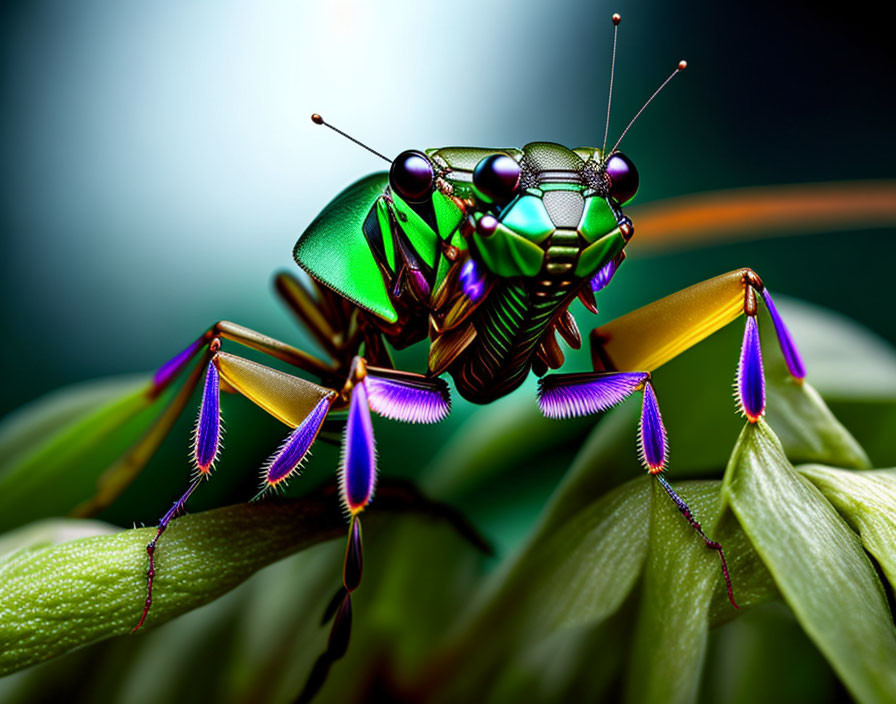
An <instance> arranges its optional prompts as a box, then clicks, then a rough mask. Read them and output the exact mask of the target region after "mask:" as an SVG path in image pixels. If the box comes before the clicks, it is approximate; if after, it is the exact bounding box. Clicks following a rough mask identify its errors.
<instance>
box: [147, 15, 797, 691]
mask: <svg viewBox="0 0 896 704" xmlns="http://www.w3.org/2000/svg"><path fill="white" fill-rule="evenodd" d="M614 24H617V25H618V16H614ZM614 45H615V40H614ZM614 53H615V49H614ZM683 68H684V62H682V63H681V64H679V67H678V68H677V69H676V71H675V72H673V74H672V75H670V76H669V78H668V79H666V82H668V81H669V80H670V79H671V78H672V76H674V75H675V74H676V73H678V71H680V70H682V69H683ZM663 85H665V83H663ZM611 86H612V74H611ZM660 88H662V86H661V87H660ZM658 92H659V90H658V91H657V93H658ZM655 95H656V93H654V96H655ZM651 99H652V98H651ZM648 102H650V101H648ZM645 107H646V105H645ZM642 109H643V108H642ZM608 114H609V109H608ZM639 114H640V112H639ZM636 117H637V115H636ZM312 119H313V120H314V122H315V123H317V124H320V125H327V123H326V122H324V120H323V119H322V118H321V117H320V116H319V115H314V116H312ZM632 122H634V120H633V121H632ZM327 126H329V127H331V128H332V129H334V130H335V129H336V128H334V127H332V126H331V125H327ZM630 126H631V123H630V124H629V127H630ZM627 130H628V128H626V130H625V131H627ZM336 131H337V132H338V131H339V130H336ZM625 131H623V133H622V134H623V136H624V134H625ZM342 134H344V133H342ZM345 136H348V135H345ZM349 138H350V139H353V138H351V137H349ZM354 141H356V140H354ZM620 141H621V137H620ZM359 144H360V143H359ZM618 144H619V141H617V143H616V146H618ZM362 146H364V145H362ZM616 146H614V147H612V148H611V149H606V148H605V147H606V135H605V138H604V146H603V147H601V148H595V147H581V148H574V149H569V148H566V147H563V146H560V145H559V144H554V143H551V142H536V143H532V144H528V145H526V146H524V147H522V148H521V149H515V148H506V149H505V148H501V149H486V148H472V147H447V148H439V149H428V150H426V151H415V150H411V151H405V152H402V153H401V154H399V155H398V156H397V157H396V158H395V159H394V160H390V159H387V158H386V157H382V158H383V159H385V160H386V161H388V162H390V164H391V167H390V170H389V172H388V173H385V172H383V173H377V174H373V175H371V176H367V177H366V178H363V179H361V180H360V181H358V182H356V183H354V184H353V185H351V186H349V187H348V188H347V189H345V190H344V191H343V192H342V193H340V194H339V195H338V196H337V197H336V198H335V199H334V200H333V201H332V202H331V203H330V204H329V205H328V206H327V207H326V208H325V209H324V210H323V211H322V213H321V214H320V215H319V216H318V217H317V218H316V219H315V220H314V221H313V222H312V223H311V225H310V226H309V227H308V229H307V230H306V231H305V232H304V234H303V235H302V236H301V237H300V238H299V241H298V243H297V244H296V246H295V259H296V262H297V263H298V265H299V266H300V267H301V268H302V269H303V270H304V271H305V272H306V273H307V274H308V275H309V277H310V278H309V280H308V281H307V282H306V281H305V280H301V279H299V278H296V277H293V276H291V275H286V274H283V275H280V276H279V277H278V279H277V288H278V291H279V293H280V294H281V296H282V297H283V298H284V299H285V301H286V302H287V303H288V304H289V305H290V307H291V308H292V309H293V310H294V311H295V313H296V314H297V315H298V316H299V318H300V319H301V320H302V321H303V322H304V324H305V325H306V326H307V328H308V330H309V331H310V332H311V334H312V335H313V336H314V338H315V339H316V340H317V341H318V342H319V343H320V345H321V347H322V348H323V349H324V350H326V352H327V357H328V358H327V359H317V358H315V357H313V356H312V355H309V354H308V353H306V352H303V351H301V350H299V349H296V348H295V347H292V346H290V345H288V344H285V343H282V342H279V341H277V340H274V339H272V338H269V337H267V336H265V335H261V334H259V333H256V332H254V331H252V330H249V329H247V328H243V327H241V326H238V325H234V324H232V323H227V322H221V323H218V324H216V325H214V326H213V327H212V328H210V329H209V330H208V331H207V332H206V333H204V334H203V335H202V336H201V337H200V338H199V339H198V340H196V342H194V343H193V344H192V345H190V346H189V347H188V348H187V349H186V350H184V351H183V352H182V353H180V354H179V355H177V356H176V357H174V358H173V359H172V360H171V361H170V362H168V363H167V364H166V365H164V366H163V367H162V368H161V369H160V370H159V372H158V373H157V374H156V376H155V379H154V387H153V389H154V391H153V392H154V393H156V394H158V393H161V392H162V390H163V389H165V388H166V387H167V386H169V385H170V384H172V383H173V382H174V380H175V379H176V378H178V377H179V375H180V373H181V372H182V371H183V370H185V369H186V368H187V366H188V365H190V363H191V361H192V360H193V359H194V358H195V357H196V356H197V355H201V360H200V361H199V362H198V363H197V364H196V365H195V367H194V371H193V373H192V374H191V375H190V376H189V378H188V381H187V382H186V384H185V387H184V389H183V390H182V391H181V393H180V394H179V395H178V398H179V399H182V401H181V402H176V403H175V404H173V410H171V412H170V413H168V414H167V417H168V420H164V421H163V422H162V425H164V423H166V422H169V421H170V418H171V416H172V415H176V413H177V412H179V410H180V408H182V407H183V403H185V402H186V398H187V397H188V396H189V393H190V391H191V390H192V387H194V386H195V385H197V384H198V382H199V380H200V377H201V374H202V370H203V369H204V370H206V376H205V386H204V393H203V399H202V404H201V408H200V411H199V418H198V420H197V425H196V433H195V440H194V458H195V465H196V470H197V474H196V476H195V478H194V480H193V482H192V484H191V485H190V487H189V488H188V490H187V491H186V493H185V494H184V495H183V496H182V497H181V498H180V499H178V501H177V502H175V504H174V506H172V508H171V510H170V511H169V512H168V513H167V514H166V515H165V516H164V517H163V518H162V520H161V522H160V524H159V528H158V531H157V534H156V537H155V539H154V540H153V541H152V543H150V545H149V546H148V547H147V552H148V553H149V560H150V570H149V578H148V590H147V592H148V593H147V598H146V603H145V608H144V611H143V615H142V616H141V618H140V621H139V623H138V625H137V628H139V627H140V626H141V625H142V624H143V622H144V619H145V618H146V616H147V614H148V613H149V610H150V606H151V604H152V584H153V577H154V575H155V564H154V553H155V550H156V546H157V542H158V539H159V537H160V536H161V535H162V533H163V532H164V530H165V528H166V527H167V525H168V523H169V522H170V520H171V519H172V518H173V517H174V516H175V515H176V514H177V513H178V512H180V511H181V510H182V509H183V508H184V505H185V503H186V501H187V499H188V498H189V497H190V495H191V494H192V492H193V491H194V490H195V489H196V488H197V487H198V486H199V485H200V484H201V482H202V481H203V480H204V479H205V478H207V477H208V476H210V474H211V472H212V468H213V465H214V462H215V460H216V458H217V455H218V449H219V442H220V434H221V431H220V425H221V423H220V408H219V402H218V395H219V390H220V388H222V387H223V388H225V389H227V390H228V391H235V392H238V393H241V394H243V395H245V396H246V397H247V398H249V399H250V400H252V401H253V402H255V403H256V404H257V405H259V406H260V407H261V408H263V409H264V410H266V411H268V412H269V413H271V414H272V415H273V416H275V417H276V418H278V419H280V420H281V421H283V422H284V423H285V424H286V425H288V426H289V427H291V428H293V429H294V430H292V432H291V433H290V434H289V435H288V436H287V437H286V439H285V440H284V442H283V444H282V445H281V447H280V448H279V449H278V450H277V451H276V452H275V453H274V454H273V455H272V456H271V458H270V460H269V461H268V462H267V463H266V465H265V466H264V468H263V471H262V487H261V488H262V492H264V491H266V490H269V489H272V488H277V487H282V486H283V485H284V482H286V481H287V480H288V479H289V478H290V477H292V476H294V475H296V474H297V473H298V472H299V470H300V468H301V465H302V461H303V459H304V458H305V456H306V454H307V452H308V450H309V448H310V447H311V445H312V444H313V442H314V440H315V438H316V437H317V435H318V432H319V431H320V429H321V426H322V425H323V423H324V420H325V419H326V418H327V416H328V414H329V413H331V412H333V411H347V420H346V429H345V435H344V440H343V457H342V466H341V468H340V473H339V483H340V491H341V496H342V501H343V503H344V506H345V509H346V512H347V515H348V522H349V531H348V534H349V537H348V546H347V549H346V556H345V564H344V570H343V584H342V586H341V587H340V589H339V591H338V592H337V594H336V595H335V597H334V599H333V601H332V603H331V605H330V607H329V608H328V610H327V618H328V619H329V618H332V619H333V626H332V631H331V637H330V641H329V644H328V647H327V650H326V651H325V652H324V653H323V654H322V655H321V656H320V658H319V659H318V661H317V664H316V665H315V668H314V671H313V672H312V675H311V677H310V679H309V682H308V685H307V686H306V689H305V691H304V693H303V695H302V697H301V698H303V699H308V698H310V697H311V696H312V695H313V694H314V692H315V691H316V690H317V688H318V687H319V686H320V684H321V683H322V682H323V680H324V678H325V677H326V674H327V671H328V670H329V668H330V665H331V664H332V663H333V662H334V661H335V660H337V659H338V658H340V657H341V656H342V654H343V653H344V652H345V649H346V648H347V646H348V638H349V633H350V628H351V593H352V592H353V591H354V590H355V589H356V588H357V587H358V585H359V584H360V581H361V572H362V554H361V523H360V514H361V512H362V511H363V510H364V509H365V508H366V507H367V506H368V505H369V504H370V502H371V499H372V498H373V494H374V488H375V482H376V472H377V470H376V453H375V447H374V437H373V429H372V424H371V417H370V412H371V411H373V412H375V413H378V414H380V415H383V416H386V417H388V418H392V419H395V420H400V421H405V422H410V423H433V422H438V421H440V420H442V419H443V418H444V417H445V416H446V415H447V414H448V412H449V410H450V399H449V394H448V385H447V384H446V382H445V381H444V379H443V376H444V375H448V376H450V377H451V378H452V379H453V381H454V384H455V387H456V389H457V392H458V393H459V394H460V395H461V396H463V397H464V398H466V399H468V400H470V401H473V402H476V403H488V402H490V401H493V400H495V399H497V398H500V397H502V396H504V395H506V394H508V393H510V392H512V391H513V390H514V389H516V388H517V387H518V386H520V384H522V383H523V381H524V380H525V379H526V378H527V376H528V375H529V373H530V372H534V373H535V374H536V375H537V376H539V377H541V381H540V387H539V397H538V401H539V404H540V406H541V408H542V410H543V411H544V413H545V414H546V415H547V416H549V417H552V418H565V417H570V416H578V415H586V414H592V413H598V412H602V411H605V410H607V409H608V408H610V407H611V406H613V405H615V404H616V403H619V402H620V401H622V400H623V399H624V398H626V397H627V396H629V395H631V394H633V393H636V392H641V393H642V396H643V406H642V416H641V423H640V428H639V432H638V436H639V437H638V444H639V447H640V457H641V460H642V462H643V464H644V466H645V468H646V469H647V471H648V472H649V473H650V474H652V475H653V476H654V477H656V479H657V480H658V481H659V482H660V483H661V484H662V487H663V489H664V490H665V491H666V492H667V493H668V495H669V496H670V497H671V499H672V500H673V501H674V502H675V503H676V505H677V506H678V508H679V510H680V511H681V513H682V514H683V515H684V517H685V518H686V519H687V520H688V521H689V522H690V524H691V526H693V528H694V529H695V531H696V533H697V534H699V537H700V538H702V539H703V540H704V541H705V543H706V545H707V546H708V547H709V548H711V549H713V550H716V551H718V553H719V555H720V557H721V562H722V575H723V577H724V579H725V581H726V583H727V586H728V592H729V597H730V599H731V602H732V604H733V605H734V606H736V604H735V601H734V596H733V593H732V590H731V581H730V578H729V575H728V570H727V566H726V565H725V559H724V554H723V552H722V548H721V546H720V545H719V544H718V543H716V542H714V541H712V540H711V539H710V538H709V537H708V536H707V535H705V533H704V532H703V530H702V529H701V527H700V524H699V523H698V522H697V520H696V518H695V517H694V516H693V515H692V514H691V512H690V510H689V508H688V506H687V505H686V504H685V503H684V501H683V500H682V499H681V498H680V497H679V496H678V495H677V494H676V492H675V491H674V490H673V489H672V488H671V487H670V486H669V484H668V483H667V482H666V480H665V479H664V477H663V472H664V470H665V468H666V464H667V455H668V450H667V438H666V432H665V428H664V426H663V421H662V417H661V415H660V410H659V404H658V401H657V398H656V395H655V393H654V391H653V388H652V386H651V376H650V375H651V373H652V372H653V371H654V370H655V369H656V368H658V367H660V366H661V365H662V364H664V363H665V362H667V361H668V360H670V359H672V358H673V357H675V356H676V355H678V354H680V353H681V352H683V351H684V350H686V349H687V348H689V347H691V346H692V345H694V344H696V343H697V342H699V341H700V340H702V339H704V338H705V337H707V336H708V335H710V334H712V333H713V332H715V331H716V330H718V329H719V328H721V327H722V326H724V325H726V324H728V323H729V322H731V321H732V320H734V319H735V318H737V317H738V316H740V315H741V314H745V315H746V316H747V326H746V333H745V337H744V343H743V347H742V350H741V355H740V361H739V364H738V371H737V395H738V400H739V404H740V410H741V411H742V412H743V413H744V414H745V415H746V416H747V417H748V419H749V420H750V421H754V422H755V421H756V420H758V419H759V417H760V416H761V415H762V414H763V412H764V408H765V389H764V378H763V371H762V360H761V356H760V348H759V336H758V329H757V325H756V317H755V316H756V312H757V302H758V299H759V298H760V297H761V298H763V299H764V301H765V303H766V305H767V307H768V309H769V312H770V313H771V317H772V319H773V321H774V325H775V328H776V332H777V335H778V339H779V342H780V344H781V347H782V350H783V352H784V356H785V359H786V361H787V364H788V368H789V370H790V372H791V374H792V375H793V377H794V378H796V379H798V380H801V379H802V378H803V377H804V376H805V370H804V368H803V364H802V362H801V360H800V357H799V354H798V352H797V350H796V347H795V345H794V343H793V341H792V339H791V337H790V335H789V334H788V332H787V330H786V328H785V326H784V324H783V322H782V321H781V318H780V316H779V315H778V314H777V311H776V310H775V308H774V304H773V302H772V300H771V298H770V297H769V294H768V291H767V290H766V289H765V288H764V286H763V284H762V282H761V280H760V279H759V277H758V276H757V275H756V274H755V273H753V272H752V271H750V270H749V269H741V270H737V271H734V272H731V273H728V274H724V275H722V276H719V277H716V278H714V279H710V280H708V281H704V282H702V283H699V284H697V285H695V286H692V287H691V288H689V289H686V290H684V291H681V292H679V293H677V294H673V295H671V296H669V297H667V298H665V299H662V300H660V301H657V302H655V303H653V304H650V305H647V306H645V307H644V308H641V309H639V310H637V311H634V312H633V313H630V314H628V315H626V316H624V317H622V318H619V319H617V320H615V321H612V322H610V323H608V324H605V325H603V326H602V327H599V328H597V329H595V330H593V331H592V332H591V334H590V344H591V357H592V369H590V370H577V371H575V372H574V373H564V374H547V372H548V370H551V369H557V368H559V367H561V366H562V365H563V363H564V357H563V353H562V351H561V349H560V347H559V344H558V342H557V340H556V335H557V334H559V335H560V336H561V337H562V338H563V339H564V340H565V341H566V343H567V344H568V345H570V346H571V347H573V348H578V347H580V346H581V344H582V337H581V335H580V333H579V330H578V328H577V326H576V322H575V320H574V319H573V317H572V316H571V314H570V313H569V310H568V309H569V306H570V304H571V303H572V302H573V301H574V300H576V299H580V300H581V301H582V302H583V303H584V305H585V306H586V307H587V308H588V309H589V310H590V311H591V312H593V313H595V314H596V313H597V306H596V303H595V293H596V292H598V291H600V290H602V289H603V288H604V287H606V286H607V285H608V284H609V283H610V281H611V279H612V277H613V275H614V273H615V272H616V270H617V269H618V268H619V266H620V265H621V264H622V262H623V260H624V258H625V246H626V244H627V243H628V242H629V240H630V239H631V238H632V237H633V235H634V231H635V230H634V226H633V224H632V222H631V220H630V219H629V218H628V217H626V215H625V214H624V212H623V208H624V206H625V205H626V203H628V202H629V201H630V200H631V199H632V198H633V197H634V195H635V193H636V191H637V189H638V173H637V170H636V169H635V166H634V164H633V163H632V161H631V160H630V159H629V158H628V157H626V156H625V155H624V154H622V153H620V152H618V151H617V150H616ZM365 148H367V149H369V147H365ZM370 151H373V150H370ZM374 153H377V152H374ZM377 154H378V153H377ZM378 156H382V155H379V154H378ZM757 294H759V296H757ZM223 340H229V341H232V342H236V343H240V344H243V345H247V346H249V347H252V348H254V349H256V350H260V351H262V352H265V353H268V354H270V355H271V356H273V357H276V358H278V359H280V360H283V361H286V362H288V363H290V364H292V365H294V366H295V367H297V368H298V369H301V370H303V371H304V372H306V373H307V374H310V375H311V376H313V377H314V378H315V379H316V380H317V382H312V381H308V380H307V379H304V378H299V377H297V376H293V375H290V374H287V373H284V372H281V371H278V370H275V369H273V368H270V367H267V366H264V365H261V364H258V363H255V362H251V361H248V360H246V359H243V358H242V357H239V356H236V355H233V354H229V353H226V352H224V351H222V349H221V343H222V341H223ZM424 340H426V341H427V342H428V344H429V363H428V368H427V369H424V370H416V371H411V370H398V369H395V368H394V366H393V363H392V360H391V358H390V355H389V352H388V347H389V346H391V347H394V348H403V347H406V346H408V345H411V344H415V343H418V342H421V341H424ZM135 630H136V629H135Z"/></svg>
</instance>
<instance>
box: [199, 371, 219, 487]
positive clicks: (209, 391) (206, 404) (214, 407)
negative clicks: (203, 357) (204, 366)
mask: <svg viewBox="0 0 896 704" xmlns="http://www.w3.org/2000/svg"><path fill="white" fill-rule="evenodd" d="M218 389H219V380H218V368H217V367H216V366H215V363H214V361H212V362H209V363H208V371H207V372H206V373H205V386H204V387H203V389H202V403H201V404H200V406H199V416H198V417H197V419H196V428H195V431H194V439H193V461H194V462H195V464H196V470H197V471H198V472H199V473H200V474H209V473H210V472H211V471H212V465H213V464H214V463H215V460H216V459H218V450H219V449H220V447H221V402H220V398H219V391H218Z"/></svg>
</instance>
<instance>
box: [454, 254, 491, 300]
mask: <svg viewBox="0 0 896 704" xmlns="http://www.w3.org/2000/svg"><path fill="white" fill-rule="evenodd" d="M459 278H460V285H461V288H462V289H463V292H464V295H466V296H467V298H469V299H470V300H471V301H478V300H479V299H480V298H482V294H484V293H485V287H486V286H485V285H486V275H485V272H483V271H482V270H481V268H480V266H479V265H478V264H477V263H476V260H475V259H473V257H470V258H469V259H467V261H466V263H465V264H464V265H463V267H462V268H461V270H460V277H459Z"/></svg>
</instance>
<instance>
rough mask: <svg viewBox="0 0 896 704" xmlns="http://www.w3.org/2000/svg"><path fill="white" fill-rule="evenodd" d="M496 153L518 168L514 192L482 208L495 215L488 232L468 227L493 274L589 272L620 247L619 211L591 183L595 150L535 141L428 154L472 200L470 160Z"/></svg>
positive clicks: (458, 190)
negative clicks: (508, 198)
mask: <svg viewBox="0 0 896 704" xmlns="http://www.w3.org/2000/svg"><path fill="white" fill-rule="evenodd" d="M496 152H499V153H503V154H506V155H507V156H509V157H511V158H513V159H515V160H516V161H517V162H518V163H519V164H520V165H521V167H522V171H521V177H520V192H519V195H518V196H517V197H516V198H514V199H513V200H512V201H511V202H510V203H508V204H507V205H506V206H504V207H503V208H499V209H496V210H497V212H495V210H491V209H488V208H483V209H482V210H481V211H479V212H477V213H475V214H474V217H475V218H476V220H477V222H478V220H479V219H480V218H481V217H482V216H483V215H484V214H486V213H490V214H495V215H496V217H497V218H498V221H499V225H498V228H497V229H496V230H495V232H494V234H492V235H489V236H483V235H481V234H480V233H479V232H474V233H473V235H472V242H473V244H474V252H475V256H477V257H478V258H479V259H480V260H481V261H482V263H483V264H484V265H485V266H486V268H487V269H488V270H489V271H490V272H491V273H492V274H494V275H496V276H498V277H501V278H512V277H517V276H522V277H526V278H533V277H539V276H541V277H544V276H551V277H555V276H563V277H574V278H575V279H579V280H581V279H584V278H589V277H591V276H593V275H594V274H595V273H596V272H597V271H598V270H599V269H600V268H601V267H603V266H604V265H605V264H607V263H608V262H609V261H610V260H612V259H613V258H614V257H616V255H617V254H619V252H620V251H621V250H622V248H623V247H624V246H625V242H626V240H625V237H624V236H623V235H622V233H621V232H620V230H619V221H620V218H621V213H620V212H618V210H617V209H614V205H613V204H612V203H611V201H610V199H608V198H607V197H606V196H605V195H602V194H601V192H600V191H599V190H598V189H597V188H595V187H594V186H595V185H596V182H597V181H598V180H599V175H598V165H599V163H600V151H599V150H596V149H585V148H580V149H572V150H571V149H567V148H566V147H563V146H561V145H559V144H553V143H550V142H535V143H532V144H527V145H526V146H525V147H523V149H522V150H519V149H500V150H493V149H471V148H461V147H449V148H446V149H438V150H431V151H430V152H428V156H429V157H430V158H431V159H432V160H433V162H434V163H435V164H437V165H439V166H441V167H442V168H443V169H444V170H445V171H444V178H445V179H446V180H447V181H448V182H449V183H450V184H451V186H452V188H453V191H454V193H455V194H456V195H459V196H460V197H474V198H475V191H474V190H473V186H472V174H473V170H474V169H475V167H476V164H478V163H479V161H480V160H481V159H483V158H485V157H486V156H489V155H490V154H494V153H496Z"/></svg>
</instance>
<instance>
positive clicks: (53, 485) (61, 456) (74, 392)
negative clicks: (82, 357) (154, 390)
mask: <svg viewBox="0 0 896 704" xmlns="http://www.w3.org/2000/svg"><path fill="white" fill-rule="evenodd" d="M147 388H148V387H147V379H146V377H143V376H140V377H134V376H127V377H124V378H113V379H104V380H99V381H96V382H90V383H89V384H82V385H78V386H76V387H74V388H72V389H64V390H62V391H61V392H57V393H56V394H53V395H51V396H49V397H48V398H46V399H40V400H38V401H37V402H35V403H34V404H33V405H31V406H26V407H25V408H24V409H22V410H21V411H19V412H18V413H17V414H16V415H15V416H13V417H11V418H10V419H8V420H7V421H5V422H4V424H3V426H2V429H0V449H2V450H5V451H9V454H8V455H3V456H2V459H0V531H2V530H8V529H10V528H13V527H16V526H19V525H23V524H25V523H28V522H29V521H33V520H36V519H38V518H43V517H45V516H53V515H57V516H58V515H64V514H66V513H68V512H69V511H71V510H72V509H73V508H74V507H75V506H77V505H78V504H79V503H81V502H83V501H85V500H87V499H89V498H90V497H91V496H93V495H94V494H95V492H96V490H97V482H98V480H99V478H100V476H101V475H102V474H103V472H104V471H105V470H106V468H107V467H109V466H110V465H111V464H112V463H113V462H114V461H115V460H117V459H118V458H119V457H120V456H121V455H123V454H124V453H125V452H126V450H128V449H129V448H130V447H131V445H133V443H134V442H136V441H137V439H138V438H139V437H140V436H141V434H142V433H143V431H144V430H145V429H146V428H147V427H149V425H150V424H151V423H152V420H153V419H154V417H155V414H156V412H157V409H158V408H161V407H162V406H164V405H165V404H166V403H167V400H168V398H169V397H170V394H162V395H161V396H159V397H156V398H152V397H150V396H149V395H148V394H147V393H146V392H147Z"/></svg>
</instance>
